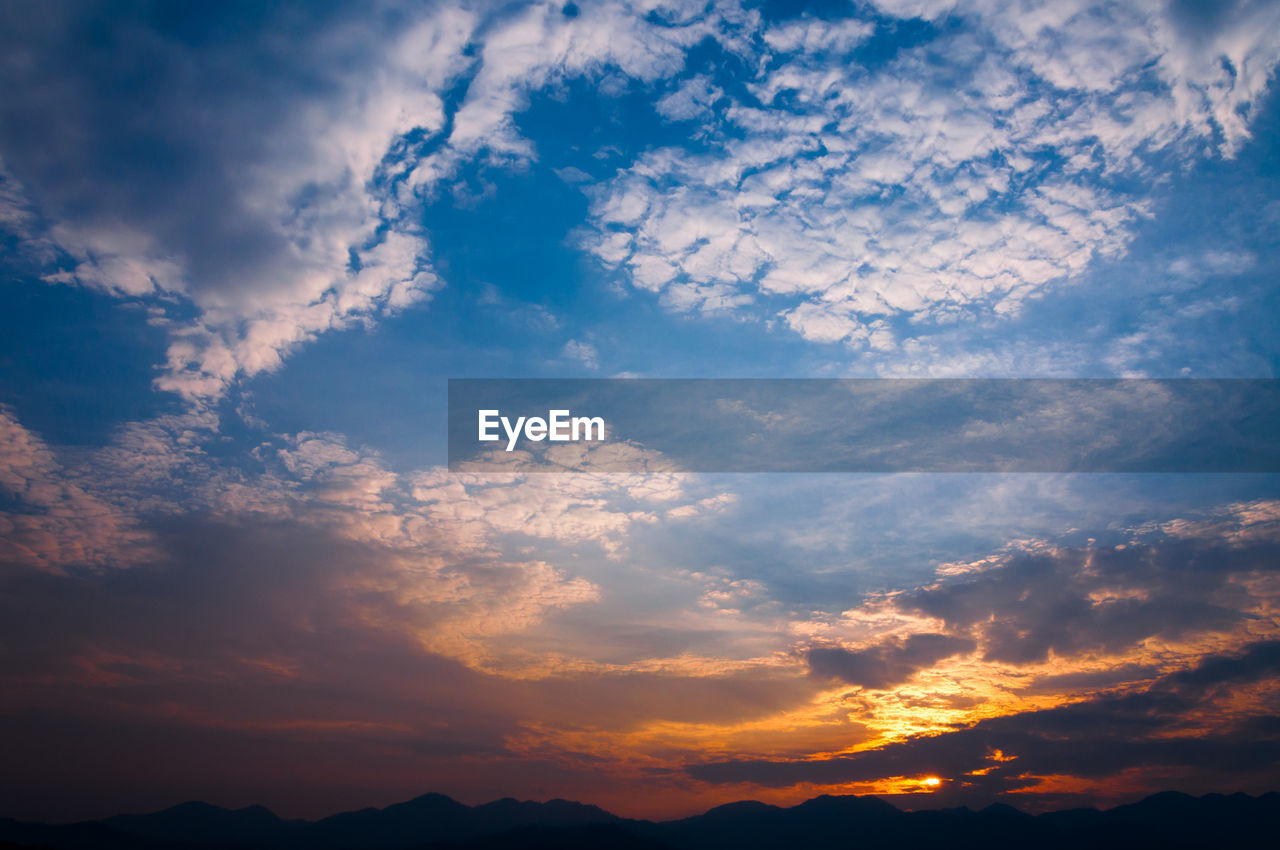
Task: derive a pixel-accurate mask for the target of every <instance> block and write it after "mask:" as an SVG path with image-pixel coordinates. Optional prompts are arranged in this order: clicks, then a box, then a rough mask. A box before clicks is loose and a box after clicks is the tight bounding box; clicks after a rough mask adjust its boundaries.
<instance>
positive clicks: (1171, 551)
mask: <svg viewBox="0 0 1280 850" xmlns="http://www.w3.org/2000/svg"><path fill="white" fill-rule="evenodd" d="M1278 564H1280V548H1278V547H1277V546H1276V544H1275V543H1271V542H1259V543H1253V544H1250V545H1248V546H1229V545H1224V544H1221V543H1213V542H1200V541H1178V540H1169V541H1165V542H1161V543H1158V544H1154V545H1131V546H1128V547H1114V548H1098V549H1060V550H1055V551H1052V552H1049V553H1022V554H1018V555H1015V556H1013V557H1012V558H1010V559H1009V560H1008V561H1007V562H1006V563H1005V564H1004V565H1003V566H1002V567H1001V568H999V569H994V570H990V571H988V572H984V573H979V574H977V575H976V576H972V577H969V578H962V579H958V580H951V581H944V582H940V583H938V584H935V585H932V586H929V587H925V588H921V589H918V590H916V591H913V592H911V593H907V594H903V595H902V596H900V597H898V598H897V599H896V604H897V605H898V607H899V608H901V609H902V610H904V611H908V612H913V613H918V614H924V615H927V616H930V617H937V618H938V619H940V620H942V621H943V622H944V623H946V625H947V628H948V629H950V630H953V631H955V632H958V633H972V634H974V635H975V636H977V637H979V639H980V642H981V646H982V653H983V657H984V658H985V659H987V660H989V661H1001V662H1007V663H1011V664H1029V663H1034V662H1040V661H1044V660H1045V659H1046V658H1048V657H1049V653H1050V652H1053V653H1055V654H1056V655H1059V656H1071V655H1076V654H1079V653H1081V652H1085V651H1089V650H1100V651H1104V652H1120V651H1122V650H1124V649H1126V648H1128V647H1131V646H1134V645H1135V644H1137V643H1138V642H1139V641H1142V640H1144V639H1146V638H1150V637H1157V636H1158V637H1163V638H1176V637H1178V636H1181V635H1186V634H1191V633H1194V632H1200V631H1207V630H1217V629H1228V628H1230V627H1232V626H1233V625H1235V624H1238V623H1240V622H1241V621H1242V619H1243V618H1244V616H1245V615H1244V614H1243V613H1242V611H1241V605H1242V604H1243V603H1244V602H1245V601H1246V600H1245V596H1246V594H1245V591H1244V590H1243V589H1242V588H1241V587H1240V586H1239V585H1237V584H1234V583H1232V582H1231V581H1230V577H1231V575H1232V574H1234V573H1237V572H1240V571H1247V570H1274V569H1275V568H1276V566H1277V565H1278Z"/></svg>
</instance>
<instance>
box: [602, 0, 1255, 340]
mask: <svg viewBox="0 0 1280 850" xmlns="http://www.w3.org/2000/svg"><path fill="white" fill-rule="evenodd" d="M879 5H880V6H881V7H882V10H883V11H884V12H886V13H888V14H890V15H893V16H898V17H907V18H910V17H914V16H917V15H922V16H925V17H927V18H929V19H931V20H940V19H941V18H942V17H943V16H945V15H950V16H952V18H953V19H954V20H956V21H958V22H963V26H949V27H946V28H939V29H938V30H936V31H935V32H934V33H933V35H932V37H931V38H930V39H927V40H926V41H925V42H924V43H923V44H920V45H918V46H909V47H904V48H902V49H899V50H898V51H897V52H896V54H894V55H892V58H890V59H889V60H888V61H887V62H884V63H883V64H877V63H876V62H875V61H870V60H868V61H867V62H866V63H864V62H859V61H857V60H853V61H850V60H848V59H847V57H846V56H845V54H846V53H847V52H848V51H849V50H850V49H852V48H853V46H854V45H856V44H857V43H858V41H859V40H860V39H863V38H868V37H872V36H870V34H869V33H870V27H869V26H868V25H866V24H863V23H860V22H856V21H850V22H845V23H841V24H836V25H831V24H826V23H823V22H818V21H807V22H782V23H777V24H772V25H766V26H764V27H763V28H762V34H763V42H764V45H765V50H766V52H764V53H763V54H762V55H760V57H759V61H758V63H757V64H754V65H752V66H751V67H753V68H756V69H757V70H755V71H754V72H753V73H750V74H747V75H746V76H745V78H742V79H740V80H739V81H738V82H740V83H741V84H742V85H744V86H745V87H746V90H747V91H748V92H749V93H750V96H749V97H744V96H741V95H736V96H735V97H734V98H733V99H732V101H731V102H730V103H728V104H727V105H725V106H724V107H723V108H722V109H721V110H720V113H719V115H717V116H715V117H711V116H710V115H708V114H706V113H705V110H704V111H703V112H702V113H698V114H701V115H702V117H703V118H704V120H705V122H706V126H707V129H708V132H709V133H710V135H709V138H708V144H707V145H706V149H705V150H689V149H676V148H662V149H658V150H654V151H650V152H648V153H646V154H644V155H642V156H641V157H640V159H639V160H638V161H637V162H636V163H635V164H634V165H633V166H632V167H630V168H628V169H625V170H624V171H623V172H621V173H620V174H619V175H618V176H617V177H615V178H614V179H613V180H611V181H610V182H608V183H607V184H605V185H603V186H601V187H598V188H597V189H595V190H594V192H593V194H592V198H593V201H592V208H591V217H592V221H591V224H590V227H589V228H588V229H587V230H585V231H584V232H583V235H582V236H581V244H582V246H583V247H584V249H586V250H587V251H589V252H590V253H592V254H594V255H595V256H596V258H597V259H598V260H599V261H600V262H601V264H602V265H603V266H605V267H606V268H607V269H615V270H617V271H618V272H619V273H620V275H621V276H622V277H623V278H624V279H625V280H627V281H629V282H630V283H631V284H632V285H633V286H635V287H636V288H637V289H640V290H645V291H651V292H655V293H658V294H659V296H660V300H661V302H662V303H663V304H664V305H665V306H667V307H668V308H670V309H673V310H676V311H682V312H683V311H702V312H718V311H730V312H735V313H745V314H747V315H752V316H756V317H763V318H775V319H780V320H781V321H782V322H783V323H784V324H785V326H787V327H789V328H790V329H791V330H793V331H795V332H797V333H799V334H800V335H802V336H804V337H805V338H807V339H810V340H812V341H815V342H823V343H832V342H845V343H847V344H848V345H851V346H853V347H855V348H858V349H871V350H885V349H890V348H894V347H895V346H896V345H898V344H900V343H901V339H902V337H903V336H904V335H906V336H910V335H912V331H911V330H910V329H909V328H908V329H903V328H901V327H897V328H894V327H891V326H889V325H887V324H886V320H887V319H901V318H905V319H909V320H911V321H912V322H913V323H918V324H923V325H924V326H930V325H940V324H947V323H950V322H953V321H955V320H956V319H958V318H962V317H965V316H970V317H972V316H975V315H976V316H987V317H994V318H1000V317H1004V316H1009V315H1012V314H1016V313H1017V312H1019V310H1020V309H1021V305H1022V304H1023V302H1024V301H1025V300H1026V299H1027V298H1029V297H1034V296H1036V295H1038V294H1041V293H1043V292H1045V291H1046V290H1047V289H1048V288H1050V287H1053V286H1057V285H1060V284H1061V283H1063V282H1065V281H1068V280H1070V279H1072V278H1075V277H1077V276H1079V275H1080V274H1081V273H1082V272H1083V271H1084V270H1085V269H1086V268H1087V267H1088V266H1089V264H1090V263H1091V262H1093V261H1094V260H1095V259H1100V258H1101V259H1106V258H1111V259H1114V258H1117V257H1119V256H1121V255H1123V254H1124V252H1125V251H1126V250H1127V247H1128V245H1129V243H1130V242H1131V240H1132V239H1133V237H1134V234H1135V228H1136V226H1137V224H1138V223H1139V222H1140V221H1141V220H1142V219H1144V218H1145V217H1146V216H1148V215H1149V214H1150V213H1151V212H1152V208H1151V207H1150V205H1149V202H1148V199H1147V197H1146V196H1145V195H1144V194H1143V193H1142V192H1138V191H1131V190H1125V189H1122V188H1120V187H1121V184H1122V183H1123V182H1124V181H1126V180H1127V181H1137V182H1139V183H1145V184H1149V183H1150V182H1151V180H1153V179H1156V178H1157V176H1158V175H1159V173H1160V170H1161V169H1162V168H1163V166H1162V165H1160V164H1159V163H1160V157H1161V156H1162V155H1164V154H1166V153H1168V152H1171V151H1172V152H1176V153H1177V154H1179V155H1182V156H1185V157H1194V156H1200V155H1203V154H1204V153H1205V152H1206V151H1211V150H1216V151H1217V152H1219V153H1220V154H1222V155H1227V156H1229V155H1231V154H1233V153H1234V152H1235V151H1236V150H1237V149H1238V148H1239V146H1240V144H1242V143H1243V141H1244V140H1245V139H1246V138H1247V136H1248V125H1247V116H1248V114H1249V110H1250V108H1251V107H1252V106H1253V104H1255V103H1256V102H1257V101H1258V100H1259V99H1260V98H1261V97H1262V96H1263V95H1264V94H1265V92H1266V90H1267V85H1268V84H1269V83H1268V81H1269V79H1270V75H1271V72H1272V69H1273V68H1274V67H1275V65H1276V63H1277V61H1280V39H1276V38H1274V37H1273V34H1274V32H1275V31H1276V30H1275V28H1274V26H1269V25H1268V24H1269V22H1270V21H1271V19H1272V18H1273V17H1274V15H1275V14H1276V13H1275V11H1274V7H1270V8H1265V4H1260V3H1259V4H1252V3H1242V4H1238V5H1237V6H1234V7H1232V8H1230V9H1223V10H1222V11H1221V12H1216V13H1215V14H1213V15H1210V16H1209V17H1210V19H1211V20H1210V21H1209V22H1208V26H1207V28H1200V29H1195V28H1194V27H1193V26H1192V25H1188V24H1187V22H1186V18H1187V17H1188V14H1189V13H1188V12H1187V9H1186V8H1183V7H1182V6H1178V5H1177V4H1175V5H1174V6H1172V7H1169V8H1168V9H1162V8H1161V7H1159V6H1158V5H1157V4H1151V5H1150V6H1149V7H1148V6H1145V5H1144V6H1139V7H1134V8H1121V7H1116V6H1093V5H1087V4H1083V3H1064V4H1055V6H1054V9H1053V11H1049V10H1047V9H1045V8H1043V7H1039V6H1031V5H1026V4H1021V3H989V4H979V5H976V6H971V5H965V6H964V7H956V8H955V9H949V8H947V7H929V8H925V7H923V6H921V5H920V4H915V3H884V4H879ZM944 9H945V11H944ZM842 28H843V29H842ZM1193 32H1194V33H1196V35H1193V34H1192V33H1193ZM846 33H847V37H846V35H844V34H846ZM1236 68H1247V69H1249V70H1248V71H1235V70H1232V69H1236ZM1237 74H1238V76H1236V75H1237ZM682 86H686V87H688V88H689V91H690V92H693V91H695V90H701V87H702V86H703V83H701V82H699V81H698V78H696V77H694V78H689V79H688V80H687V81H686V82H685V83H683V84H682ZM684 91H685V89H684V88H681V89H680V90H678V91H677V92H676V93H674V94H672V95H670V96H669V98H668V100H666V101H663V102H662V104H667V108H675V107H674V104H677V103H678V104H680V110H681V114H682V115H683V114H685V113H686V112H691V110H694V108H695V107H694V106H692V105H691V104H694V103H696V100H694V99H692V96H691V95H690V96H686V95H684V94H683V92H684ZM662 104H660V107H659V108H660V110H661V109H663V108H664V107H663V106H662ZM777 305H782V306H781V307H779V306H777Z"/></svg>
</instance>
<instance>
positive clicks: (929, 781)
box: [921, 776, 942, 788]
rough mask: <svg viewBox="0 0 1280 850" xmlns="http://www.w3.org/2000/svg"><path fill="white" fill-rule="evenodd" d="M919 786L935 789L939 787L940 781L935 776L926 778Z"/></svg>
mask: <svg viewBox="0 0 1280 850" xmlns="http://www.w3.org/2000/svg"><path fill="white" fill-rule="evenodd" d="M921 784H923V785H924V786H925V787H926V788H937V787H938V786H939V785H941V784H942V780H941V779H939V778H938V777H936V776H929V777H926V778H925V780H924V782H923V783H921Z"/></svg>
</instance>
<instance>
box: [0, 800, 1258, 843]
mask: <svg viewBox="0 0 1280 850" xmlns="http://www.w3.org/2000/svg"><path fill="white" fill-rule="evenodd" d="M1277 834H1280V794H1277V793H1270V794H1264V795H1262V796H1260V797H1251V796H1249V795H1247V794H1232V795H1230V796H1224V795H1221V794H1210V795H1208V796H1204V797H1192V796H1189V795H1187V794H1180V793H1177V792H1164V793H1160V794H1156V795H1154V796H1151V797H1148V798H1146V799H1144V800H1142V801H1140V802H1137V803H1133V804H1131V805H1126V806H1118V807H1116V808H1113V809H1108V810H1103V811H1100V810H1097V809H1070V810H1065V811H1057V812H1049V813H1045V814H1040V815H1030V814H1027V813H1025V812H1021V811H1019V810H1018V809H1015V808H1013V807H1012V806H1008V805H1004V804H999V803H998V804H994V805H991V806H988V807H986V808H984V809H981V810H979V811H974V810H972V809H969V808H965V807H961V808H952V809H937V810H924V811H912V812H906V811H902V810H901V809H898V808H896V807H894V806H892V805H890V804H889V803H887V802H885V801H883V800H880V799H878V798H875V797H857V796H829V795H823V796H821V797H815V798H813V799H812V800H808V801H806V802H804V803H801V804H799V805H797V806H791V807H781V806H772V805H768V804H766V803H759V802H753V801H744V802H739V803H729V804H728V805H723V806H717V807H715V808H713V809H710V810H708V811H707V812H704V813H703V814H700V815H694V816H693V817H688V818H681V819H679V820H671V821H664V822H653V821H643V820H631V819H627V818H621V817H618V816H617V815H613V814H610V813H609V812H606V811H605V810H603V809H600V808H597V807H596V806H590V805H584V804H582V803H575V802H571V801H568V800H551V801H549V802H546V803H533V802H523V801H519V800H514V799H510V798H507V799H502V800H496V801H494V802H492V803H486V804H484V805H481V806H466V805H463V804H462V803H459V802H458V801H456V800H453V799H451V798H449V797H446V796H444V795H442V794H426V795H423V796H421V797H416V798H414V799H412V800H409V801H407V802H404V803H397V804H396V805H393V806H387V807H386V808H383V809H375V808H369V809H360V810H358V811H352V812H343V813H341V814H336V815H332V816H330V817H327V818H322V819H321V820H317V821H305V820H284V819H281V818H279V817H277V816H276V815H275V814H273V813H272V812H271V811H269V810H268V809H265V808H263V807H262V806H249V807H247V808H243V809H234V810H233V809H224V808H221V807H219V806H213V805H210V804H208V803H200V802H190V803H183V804H181V805H177V806H173V807H171V808H168V809H164V810H162V811H158V812H153V813H151V814H142V815H116V816H114V817H110V818H106V819H104V820H101V821H85V822H81V823H73V824H40V823H24V822H21V821H17V820H12V819H0V850H16V848H35V847H42V848H50V849H51V850H215V848H216V849H217V850H543V849H544V848H546V850H550V849H551V848H557V850H588V848H608V850H781V848H793V847H802V848H813V850H823V848H858V850H866V848H886V850H887V848H893V850H914V848H924V847H930V848H937V847H943V848H947V850H964V848H984V850H988V848H991V847H1006V846H1027V847H1036V848H1062V850H1066V848H1073V850H1074V848H1077V847H1080V846H1088V847H1091V848H1102V850H1107V848H1125V850H1135V848H1137V850H1141V848H1200V847H1206V848H1207V847H1213V848H1224V847H1260V846H1271V845H1272V844H1273V842H1274V840H1275V836H1276V835H1277Z"/></svg>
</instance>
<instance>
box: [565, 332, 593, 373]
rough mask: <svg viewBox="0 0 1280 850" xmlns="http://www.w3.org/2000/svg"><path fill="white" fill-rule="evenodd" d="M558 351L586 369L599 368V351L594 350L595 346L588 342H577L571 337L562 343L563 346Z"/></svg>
mask: <svg viewBox="0 0 1280 850" xmlns="http://www.w3.org/2000/svg"><path fill="white" fill-rule="evenodd" d="M560 353H561V354H562V355H564V356H565V357H567V358H569V359H570V360H577V361H579V362H580V363H582V365H583V366H586V367H587V368H588V369H599V368H600V353H599V352H598V351H596V347H595V346H594V345H592V344H591V343H589V342H579V341H578V340H576V339H571V340H569V341H568V342H566V343H565V344H564V348H562V349H561V350H560Z"/></svg>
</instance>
